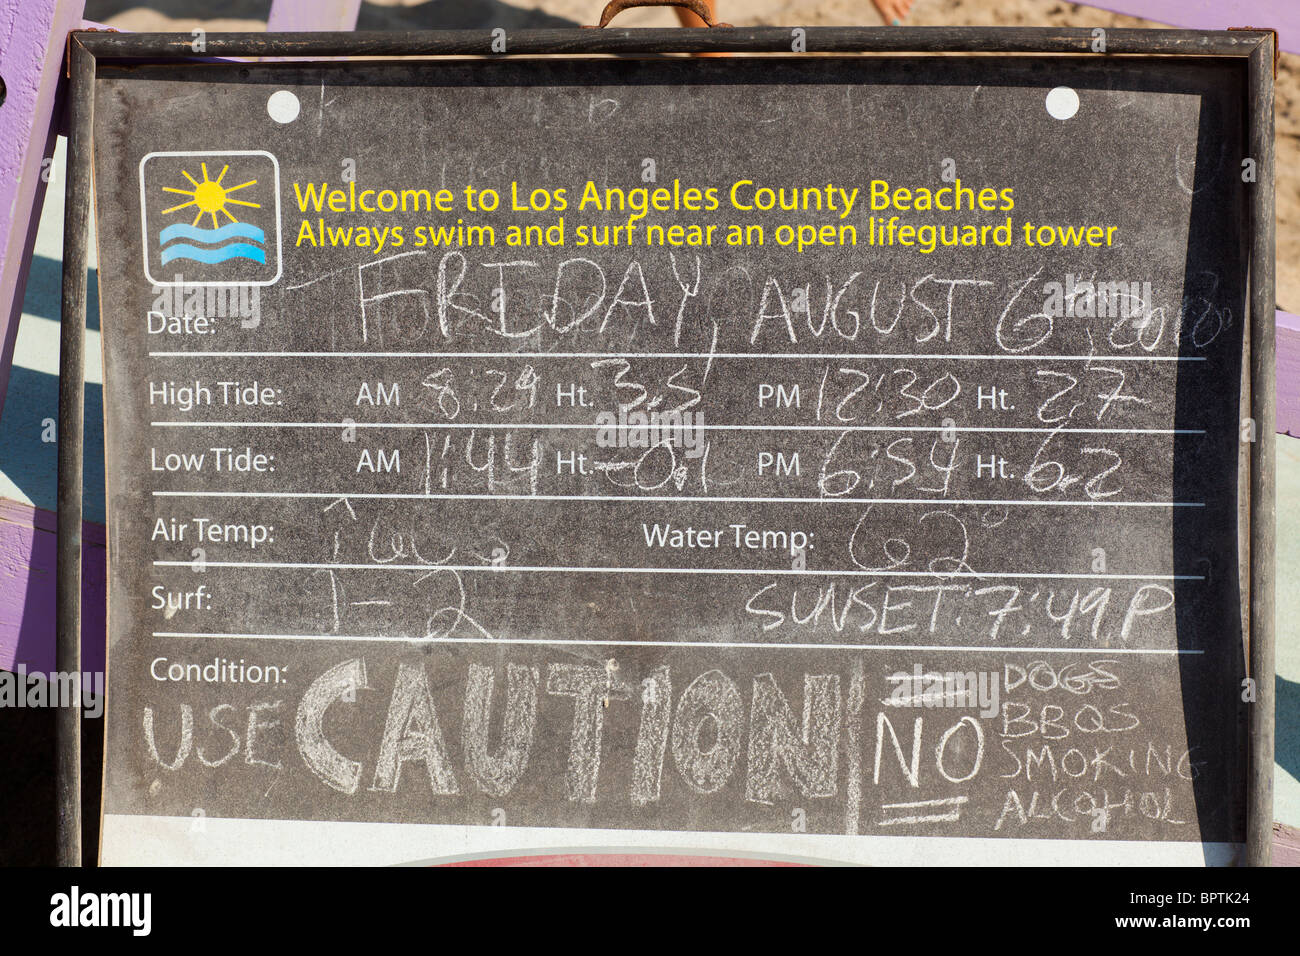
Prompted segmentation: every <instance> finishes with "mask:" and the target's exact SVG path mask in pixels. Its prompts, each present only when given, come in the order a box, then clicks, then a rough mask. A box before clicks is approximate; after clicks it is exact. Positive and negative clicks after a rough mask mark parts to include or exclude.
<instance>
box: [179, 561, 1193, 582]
mask: <svg viewBox="0 0 1300 956" xmlns="http://www.w3.org/2000/svg"><path fill="white" fill-rule="evenodd" d="M199 563H200V562H196V561H194V560H193V559H190V560H188V561H154V562H153V565H154V567H156V568H192V567H194V566H195V565H196V564H199ZM201 564H202V566H203V567H205V568H266V569H270V570H276V571H430V572H432V571H457V572H459V571H467V572H468V571H482V572H485V573H488V574H501V573H504V572H506V571H515V572H521V573H525V574H532V573H547V572H551V573H556V574H750V575H763V576H766V575H791V576H796V577H797V576H800V575H803V576H805V577H811V576H814V575H827V574H834V575H838V576H843V577H864V578H876V577H881V578H972V579H976V580H978V579H981V578H1042V579H1046V580H1057V579H1070V580H1081V581H1204V580H1205V577H1204V576H1203V575H1199V574H1088V573H1066V574H1053V573H1050V572H1046V571H989V572H982V571H867V570H863V569H862V568H851V569H848V568H846V569H843V570H839V571H814V570H811V569H807V568H805V569H803V570H796V569H794V568H774V569H764V568H628V567H600V568H597V567H566V566H562V565H514V564H509V565H507V564H502V565H491V564H343V563H336V564H331V563H328V562H322V563H317V562H305V561H207V560H205V561H203V562H201Z"/></svg>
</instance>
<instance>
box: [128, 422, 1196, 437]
mask: <svg viewBox="0 0 1300 956" xmlns="http://www.w3.org/2000/svg"><path fill="white" fill-rule="evenodd" d="M149 424H150V425H151V426H152V427H154V428H330V429H341V428H424V429H433V430H437V431H440V430H443V429H452V430H461V431H464V430H478V429H483V430H485V431H487V430H491V429H505V428H508V429H516V430H518V431H594V430H598V429H602V428H617V429H619V430H631V429H640V428H642V427H645V428H647V429H648V428H650V427H651V426H649V425H647V426H640V425H629V426H626V428H625V427H624V426H622V425H617V424H615V425H609V424H604V425H602V424H600V423H598V422H542V423H536V422H352V421H349V422H347V423H346V424H344V423H343V422H341V421H340V422H211V421H207V422H200V421H188V422H186V421H159V422H150V423H149ZM653 427H654V428H655V429H657V430H659V431H669V432H672V431H695V430H697V429H698V430H700V431H715V432H721V431H726V432H732V431H735V432H740V431H756V432H943V431H950V432H962V433H963V434H979V435H994V434H1032V435H1041V434H1045V433H1048V432H1051V433H1053V434H1060V435H1204V434H1205V429H1203V428H1056V427H1052V426H1048V427H1044V428H1013V427H1009V426H1008V427H993V426H990V427H980V426H977V425H954V426H952V427H951V428H948V427H946V426H944V425H696V424H692V425H681V426H680V427H679V426H676V425H662V424H661V425H656V426H653Z"/></svg>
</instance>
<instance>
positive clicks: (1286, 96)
mask: <svg viewBox="0 0 1300 956" xmlns="http://www.w3.org/2000/svg"><path fill="white" fill-rule="evenodd" d="M719 2H720V5H721V6H720V9H719V12H718V14H719V16H720V17H722V18H723V19H725V20H727V21H729V22H731V23H734V24H736V25H737V26H758V25H781V24H789V25H799V26H847V25H863V24H867V25H876V24H879V23H880V18H879V16H878V15H877V14H876V10H875V7H873V6H872V5H871V4H870V3H869V2H868V0H745V2H744V3H743V4H742V3H739V2H732V0H719ZM1288 2H1291V0H1288ZM270 7H271V4H270V0H207V2H202V0H152V2H150V3H148V4H140V3H138V2H133V0H89V2H87V4H86V17H87V18H88V19H91V20H97V21H99V22H101V23H106V24H108V25H109V26H112V27H116V28H118V29H121V30H131V31H134V32H142V31H152V30H182V31H186V32H188V31H189V30H191V29H192V28H194V27H196V26H203V27H205V28H206V29H208V30H214V31H215V30H262V29H265V28H266V18H267V15H268V13H269V11H270ZM601 9H602V4H601V3H600V2H598V0H515V2H513V3H503V2H501V0H365V2H364V3H363V5H362V9H361V16H360V19H359V22H358V24H357V27H358V29H362V30H397V29H402V30H412V29H456V28H461V29H473V28H480V27H496V26H503V27H505V28H506V29H523V28H530V27H532V28H537V27H562V26H573V25H575V24H580V23H594V22H596V20H597V19H598V18H599V16H600V11H601ZM196 14H197V15H196ZM616 22H617V23H618V24H619V25H620V26H629V27H658V26H674V25H676V22H677V21H676V18H675V16H674V15H673V12H672V11H671V10H668V9H665V8H646V9H638V10H629V11H627V12H626V13H623V14H621V15H620V16H619V18H618V20H617V21H616ZM907 22H908V24H909V25H913V26H942V25H947V26H1077V27H1095V26H1100V27H1152V26H1162V25H1163V24H1157V23H1153V22H1151V21H1149V20H1140V19H1138V18H1136V17H1126V16H1121V15H1119V14H1115V13H1109V12H1107V11H1104V10H1097V9H1094V8H1092V7H1087V6H1083V5H1081V4H1076V3H1065V2H1060V0H917V2H916V4H915V6H914V7H913V8H912V13H911V15H910V16H909V17H908V20H907ZM1276 115H1277V220H1278V223H1277V226H1278V228H1277V262H1278V272H1277V301H1278V307H1279V308H1282V309H1286V310H1287V311H1291V312H1300V56H1296V55H1294V54H1288V53H1284V54H1282V58H1281V63H1280V64H1279V69H1278V77H1277V111H1276Z"/></svg>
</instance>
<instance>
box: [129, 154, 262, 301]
mask: <svg viewBox="0 0 1300 956" xmlns="http://www.w3.org/2000/svg"><path fill="white" fill-rule="evenodd" d="M161 156H265V157H266V158H267V159H269V160H270V161H271V168H272V169H274V170H275V276H274V277H273V278H271V279H266V280H264V281H262V282H188V281H182V282H160V281H158V280H157V279H155V278H154V277H153V276H152V275H150V274H149V221H148V208H149V206H148V204H147V199H146V197H145V191H144V166H145V163H147V162H149V160H151V159H154V158H156V157H161ZM140 239H141V242H142V244H143V245H142V250H143V255H144V277H145V278H146V279H148V280H149V282H150V283H152V284H153V285H156V286H173V287H174V286H204V287H206V286H240V285H245V286H247V285H256V286H268V285H275V284H276V283H277V282H279V281H280V276H281V275H282V274H283V273H284V254H283V247H284V229H283V225H282V222H281V219H280V161H279V160H278V159H276V158H275V155H274V154H272V153H269V152H267V151H266V150H264V149H208V150H200V151H198V152H187V151H167V152H161V151H160V152H153V153H146V154H145V156H144V158H142V159H141V160H140Z"/></svg>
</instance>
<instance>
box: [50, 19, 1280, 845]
mask: <svg viewBox="0 0 1300 956" xmlns="http://www.w3.org/2000/svg"><path fill="white" fill-rule="evenodd" d="M796 29H799V30H801V31H802V33H801V37H800V38H801V40H802V43H803V48H804V50H806V51H807V52H809V53H868V54H882V53H973V54H997V53H1000V54H1009V53H1013V54H1076V55H1080V54H1082V55H1088V56H1106V57H1114V56H1144V57H1151V56H1196V57H1212V58H1224V59H1233V60H1240V61H1242V64H1243V67H1244V69H1245V70H1246V96H1247V103H1246V106H1247V117H1246V129H1247V143H1248V148H1249V156H1250V157H1251V158H1253V159H1254V160H1255V163H1256V173H1257V177H1256V181H1255V183H1254V185H1253V187H1252V188H1251V190H1250V197H1251V198H1250V203H1249V209H1248V211H1247V215H1248V219H1247V225H1248V229H1249V233H1250V263H1249V265H1250V269H1249V276H1250V278H1249V290H1248V296H1249V339H1248V344H1247V346H1246V347H1247V348H1248V349H1249V366H1248V367H1249V380H1248V388H1249V407H1250V416H1251V418H1252V419H1253V427H1254V432H1253V439H1254V440H1253V441H1252V444H1251V446H1250V455H1249V458H1250V468H1249V472H1250V477H1249V488H1248V498H1247V500H1246V504H1245V508H1246V512H1247V521H1246V525H1247V528H1246V529H1245V530H1247V531H1248V554H1249V556H1248V558H1247V559H1246V565H1245V566H1244V567H1243V568H1242V574H1241V576H1240V577H1241V581H1242V587H1243V588H1244V589H1245V592H1246V597H1247V603H1246V607H1247V608H1248V620H1247V622H1246V628H1247V630H1246V633H1247V635H1248V640H1249V674H1250V676H1251V678H1252V679H1253V680H1254V684H1255V695H1256V696H1255V703H1254V705H1253V706H1252V708H1251V712H1250V713H1251V717H1250V738H1249V740H1250V743H1249V754H1248V757H1249V762H1248V769H1247V832H1246V861H1245V862H1246V863H1247V864H1249V865H1253V866H1266V865H1268V864H1269V862H1270V860H1271V849H1272V828H1273V733H1274V677H1273V673H1274V663H1273V659H1274V571H1273V562H1274V552H1275V540H1274V531H1275V528H1274V515H1275V503H1274V476H1275V461H1274V442H1273V431H1274V422H1275V414H1274V387H1275V371H1274V313H1275V309H1276V303H1275V301H1274V269H1275V264H1274V245H1275V220H1274V195H1273V189H1274V187H1273V165H1274V142H1273V79H1274V75H1275V74H1276V70H1277V67H1276V57H1277V48H1276V42H1277V35H1276V34H1275V33H1273V32H1272V31H1268V30H1254V29H1246V30H1232V31H1214V32H1199V31H1188V30H1119V29H1116V30H1107V31H1105V52H1104V53H1098V52H1095V51H1094V42H1095V40H1096V37H1095V35H1094V31H1093V30H1090V29H1080V28H1059V29H1058V28H1043V29H1040V28H1020V27H1017V28H982V27H980V28H971V27H902V28H876V27H807V28H794V27H755V28H725V29H723V28H717V29H710V30H705V29H695V30H690V29H686V30H682V29H678V30H637V29H620V28H614V29H608V28H607V29H601V30H572V29H570V30H521V31H517V32H512V33H510V34H508V35H507V36H506V37H505V52H504V53H502V52H499V51H497V50H494V49H493V45H494V43H497V44H498V46H499V40H500V37H501V35H500V33H499V32H498V33H496V35H495V36H494V34H493V32H491V31H487V30H448V31H421V32H392V33H278V34H277V33H226V34H212V35H209V36H207V37H206V38H205V47H204V50H203V53H202V54H201V55H196V52H195V50H194V48H193V46H192V44H193V42H194V38H193V37H192V36H191V35H189V34H176V33H137V34H127V33H114V32H104V31H74V32H73V33H71V34H69V36H68V77H69V80H70V83H69V126H70V133H69V141H68V174H67V176H68V178H67V205H66V210H65V213H64V232H63V243H64V246H63V311H62V329H61V335H60V352H59V368H60V375H59V419H58V421H59V432H58V436H59V479H58V482H59V485H58V508H59V512H58V548H59V550H58V604H57V613H56V627H57V632H58V636H57V665H56V666H57V668H58V669H59V670H61V671H64V672H69V671H78V672H79V671H80V670H81V521H82V508H81V496H82V451H83V449H82V441H83V390H84V373H83V369H82V360H83V353H84V344H85V342H84V340H85V324H86V243H87V224H88V219H89V215H90V208H91V203H92V197H91V181H92V159H93V157H92V149H91V147H92V143H91V135H92V127H93V120H94V109H95V104H94V79H95V70H96V63H97V61H98V60H100V59H104V60H120V59H130V60H169V61H170V60H197V59H199V58H200V56H201V57H204V58H211V57H291V58H298V57H429V56H483V57H500V56H516V55H521V54H529V55H570V56H572V55H587V54H620V53H621V54H663V53H722V52H728V53H785V54H789V53H791V52H794V50H793V48H792V38H793V36H794V30H796ZM80 720H81V715H80V709H79V708H61V709H60V716H59V723H58V751H59V752H58V764H57V766H58V779H57V799H58V808H57V810H58V824H59V841H58V862H59V863H60V864H61V865H73V866H75V865H79V864H80V863H81V729H80V728H81V725H80Z"/></svg>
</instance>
